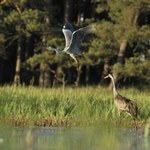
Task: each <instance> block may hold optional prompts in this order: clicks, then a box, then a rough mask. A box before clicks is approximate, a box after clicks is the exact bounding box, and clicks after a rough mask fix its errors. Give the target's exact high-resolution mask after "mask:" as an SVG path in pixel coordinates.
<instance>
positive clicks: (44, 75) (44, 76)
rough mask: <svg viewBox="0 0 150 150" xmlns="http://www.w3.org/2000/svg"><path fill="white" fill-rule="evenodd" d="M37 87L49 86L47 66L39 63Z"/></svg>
mask: <svg viewBox="0 0 150 150" xmlns="http://www.w3.org/2000/svg"><path fill="white" fill-rule="evenodd" d="M39 85H40V86H41V87H49V86H50V69H49V66H48V64H46V63H41V65H40V77H39Z"/></svg>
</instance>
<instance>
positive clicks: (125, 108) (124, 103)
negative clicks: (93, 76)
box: [105, 74, 138, 128]
mask: <svg viewBox="0 0 150 150" xmlns="http://www.w3.org/2000/svg"><path fill="white" fill-rule="evenodd" d="M106 78H110V79H111V81H112V85H113V95H114V103H115V106H116V108H117V110H118V113H119V116H120V112H126V113H128V114H129V115H130V116H132V117H133V119H134V123H135V119H136V118H137V115H138V106H137V103H136V102H135V101H133V100H130V99H128V98H125V97H123V96H121V95H120V94H119V93H118V91H117V89H116V86H115V82H114V78H113V76H112V75H111V74H108V75H107V76H106V77H105V79H106ZM135 125H136V124H135ZM136 128H137V127H136Z"/></svg>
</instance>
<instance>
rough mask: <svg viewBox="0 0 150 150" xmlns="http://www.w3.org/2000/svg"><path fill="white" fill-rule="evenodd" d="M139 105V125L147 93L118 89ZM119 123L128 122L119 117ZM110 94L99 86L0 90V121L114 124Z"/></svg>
mask: <svg viewBox="0 0 150 150" xmlns="http://www.w3.org/2000/svg"><path fill="white" fill-rule="evenodd" d="M120 93H121V94H122V95H124V96H126V97H128V98H130V99H135V100H136V101H137V103H138V105H139V122H141V124H143V122H146V120H147V119H148V118H149V115H150V112H149V108H150V101H149V98H148V95H149V93H148V91H142V90H140V91H139V90H138V89H134V88H131V89H121V90H120ZM121 118H122V123H127V124H128V122H130V121H131V118H130V117H129V116H127V115H123V116H122V117H121ZM118 119H119V117H118V116H117V113H116V111H115V108H114V103H113V95H112V91H110V90H109V89H107V88H103V87H99V86H96V87H80V88H71V87H66V88H48V89H44V88H36V87H32V86H31V87H14V86H11V87H10V86H3V87H0V120H1V121H0V122H4V123H6V124H13V125H21V126H23V125H25V126H26V125H42V126H62V125H63V126H68V125H80V124H89V125H90V124H97V123H101V122H105V121H106V122H111V123H112V124H113V123H114V122H115V121H117V120H118Z"/></svg>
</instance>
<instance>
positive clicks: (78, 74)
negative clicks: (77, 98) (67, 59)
mask: <svg viewBox="0 0 150 150" xmlns="http://www.w3.org/2000/svg"><path fill="white" fill-rule="evenodd" d="M81 69H82V65H79V68H78V70H77V78H76V81H75V86H79V84H80V77H81V73H82V70H81Z"/></svg>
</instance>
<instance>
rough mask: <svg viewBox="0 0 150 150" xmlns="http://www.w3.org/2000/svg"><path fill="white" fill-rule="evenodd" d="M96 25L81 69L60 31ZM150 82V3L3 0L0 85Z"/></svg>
mask: <svg viewBox="0 0 150 150" xmlns="http://www.w3.org/2000/svg"><path fill="white" fill-rule="evenodd" d="M66 21H69V22H71V23H72V25H73V27H74V28H75V29H78V28H80V27H84V26H86V25H88V24H94V25H95V29H96V32H94V33H93V34H90V35H88V36H86V38H85V39H84V42H83V43H82V45H81V50H82V51H83V55H84V57H78V59H79V61H80V70H79V72H77V71H76V67H75V63H74V61H73V60H72V59H71V58H70V57H69V56H68V55H58V54H56V53H55V52H53V51H48V50H47V49H46V47H47V46H52V47H56V48H57V47H59V48H60V49H63V48H64V45H65V39H64V36H63V34H62V27H63V25H64V23H65V22H66ZM110 72H112V73H113V75H114V78H115V82H116V83H120V84H122V85H123V84H124V85H128V84H130V85H149V84H150V1H149V0H41V1H40V0H39V1H37V0H0V84H1V85H4V84H15V85H20V84H21V85H22V84H23V85H36V86H42V87H54V86H59V85H63V86H65V85H77V86H79V85H98V84H100V85H105V84H108V83H109V81H107V80H106V81H105V80H104V76H105V75H107V74H108V73H110Z"/></svg>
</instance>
